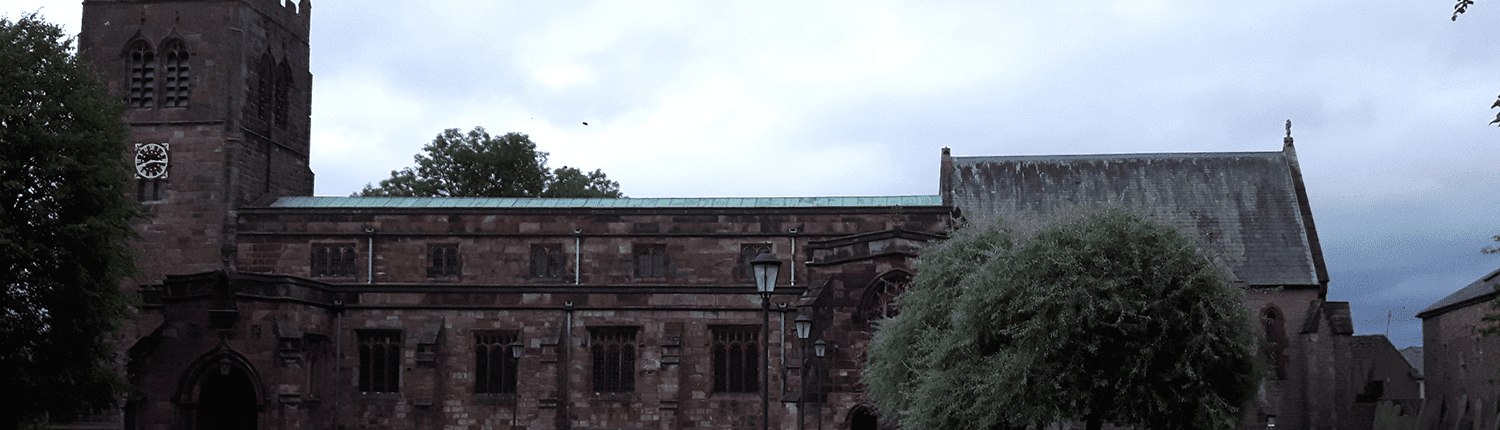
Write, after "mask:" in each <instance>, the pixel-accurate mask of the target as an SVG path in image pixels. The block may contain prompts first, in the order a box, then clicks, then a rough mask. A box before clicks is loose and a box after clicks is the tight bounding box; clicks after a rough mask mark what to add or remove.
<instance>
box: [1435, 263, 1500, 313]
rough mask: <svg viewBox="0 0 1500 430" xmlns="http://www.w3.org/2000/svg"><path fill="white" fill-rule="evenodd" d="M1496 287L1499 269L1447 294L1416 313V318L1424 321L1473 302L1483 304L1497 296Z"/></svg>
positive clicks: (1499, 278) (1499, 273) (1499, 283)
mask: <svg viewBox="0 0 1500 430" xmlns="http://www.w3.org/2000/svg"><path fill="white" fill-rule="evenodd" d="M1496 285H1500V269H1497V270H1495V271H1493V272H1490V274H1488V275H1484V277H1482V278H1479V280H1477V281H1474V282H1473V283H1471V284H1469V286H1467V287H1463V288H1460V289H1459V290H1458V291H1455V292H1453V294H1449V295H1448V297H1444V298H1443V299H1442V300H1438V301H1437V302H1436V303H1433V304H1432V305H1431V306H1428V307H1427V309H1423V310H1422V311H1421V312H1417V318H1423V319H1426V318H1427V317H1434V316H1438V315H1441V314H1443V313H1446V312H1448V311H1451V310H1453V309H1457V308H1461V307H1464V306H1468V305H1469V304H1471V303H1474V302H1484V301H1489V300H1491V299H1494V298H1495V295H1496V294H1497V293H1496V292H1495V286H1496Z"/></svg>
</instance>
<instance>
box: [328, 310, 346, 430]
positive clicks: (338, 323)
mask: <svg viewBox="0 0 1500 430" xmlns="http://www.w3.org/2000/svg"><path fill="white" fill-rule="evenodd" d="M333 306H335V309H334V311H333V318H334V328H333V425H331V426H328V428H330V429H337V428H340V427H341V426H339V417H340V416H341V415H339V398H340V396H343V395H344V381H343V380H342V379H341V378H340V377H341V376H343V375H344V374H343V373H342V372H339V366H343V363H344V301H343V300H334V301H333Z"/></svg>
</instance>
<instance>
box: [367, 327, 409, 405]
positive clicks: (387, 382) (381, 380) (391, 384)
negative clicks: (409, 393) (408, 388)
mask: <svg viewBox="0 0 1500 430" xmlns="http://www.w3.org/2000/svg"><path fill="white" fill-rule="evenodd" d="M358 333H359V335H358V338H359V391H360V392H365V393H395V392H398V391H401V331H400V330H360V331H359V332H358Z"/></svg>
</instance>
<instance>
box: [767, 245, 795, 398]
mask: <svg viewBox="0 0 1500 430" xmlns="http://www.w3.org/2000/svg"><path fill="white" fill-rule="evenodd" d="M792 260H793V261H796V260H797V259H796V258H795V257H794V258H792ZM793 273H795V272H793ZM776 305H777V307H779V308H780V309H778V310H777V312H780V313H781V335H780V336H781V342H780V343H781V357H779V361H781V398H783V399H785V398H786V303H777V304H776ZM766 341H767V342H769V341H770V339H767V340H766Z"/></svg>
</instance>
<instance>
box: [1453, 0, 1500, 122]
mask: <svg viewBox="0 0 1500 430" xmlns="http://www.w3.org/2000/svg"><path fill="white" fill-rule="evenodd" d="M1473 4H1474V0H1458V3H1457V4H1454V5H1453V18H1452V19H1453V20H1454V21H1458V16H1459V15H1463V14H1464V12H1468V11H1469V6H1472V5H1473ZM1497 107H1500V98H1496V99H1495V103H1494V104H1492V105H1490V109H1494V108H1497ZM1490 124H1495V125H1496V126H1500V113H1497V114H1495V120H1494V121H1490Z"/></svg>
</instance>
